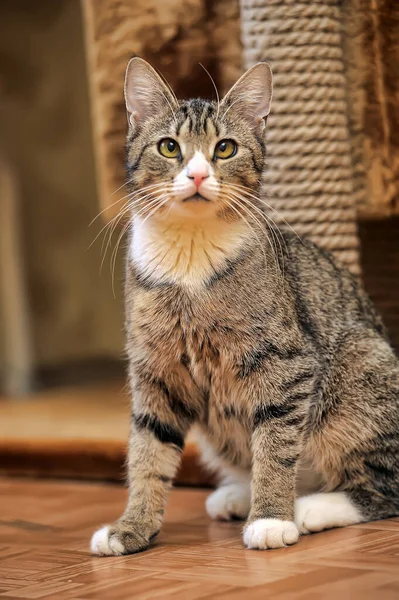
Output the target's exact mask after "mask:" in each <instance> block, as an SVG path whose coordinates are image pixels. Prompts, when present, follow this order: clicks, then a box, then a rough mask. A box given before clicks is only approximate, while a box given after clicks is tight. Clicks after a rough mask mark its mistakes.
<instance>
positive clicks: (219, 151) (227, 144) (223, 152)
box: [214, 140, 237, 158]
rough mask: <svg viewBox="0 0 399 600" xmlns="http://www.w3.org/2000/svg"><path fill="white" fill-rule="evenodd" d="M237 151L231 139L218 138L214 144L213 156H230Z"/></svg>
mask: <svg viewBox="0 0 399 600" xmlns="http://www.w3.org/2000/svg"><path fill="white" fill-rule="evenodd" d="M236 152H237V144H236V143H235V142H234V141H233V140H220V142H218V143H217V144H216V148H215V155H214V156H215V158H231V157H232V156H234V155H235V153H236Z"/></svg>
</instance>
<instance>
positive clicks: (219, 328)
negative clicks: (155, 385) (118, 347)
mask: <svg viewBox="0 0 399 600" xmlns="http://www.w3.org/2000/svg"><path fill="white" fill-rule="evenodd" d="M240 322H241V323H242V319H240V318H239V316H238V315H234V314H230V315H229V314H228V311H226V308H224V307H223V306H222V305H221V304H220V303H218V302H217V300H216V299H214V301H213V302H212V303H206V302H201V299H200V298H198V297H197V298H195V299H190V300H188V299H187V298H186V297H178V296H177V295H176V296H174V297H168V298H165V296H163V297H162V294H160V297H159V298H155V297H153V298H152V299H147V301H146V302H145V301H144V300H143V301H142V302H141V303H140V306H139V307H136V311H135V316H134V329H135V332H136V336H135V337H136V347H137V348H140V347H141V348H142V350H143V352H144V354H145V355H146V356H147V357H148V359H149V362H150V363H151V367H152V368H153V369H155V368H156V369H157V370H160V371H162V372H163V373H167V372H170V371H172V370H175V371H176V372H179V373H181V372H182V370H183V371H186V372H187V373H188V374H189V376H190V378H191V379H192V381H193V383H194V384H195V385H196V386H197V387H198V388H200V389H201V390H203V391H204V393H206V394H209V391H210V389H211V384H212V387H213V389H216V390H217V392H218V393H219V394H220V393H222V392H221V389H222V387H223V385H224V384H223V380H226V381H232V380H233V379H234V378H235V376H236V373H235V371H236V369H237V366H238V364H239V361H240V357H241V355H242V352H243V345H245V339H246V335H245V334H244V332H243V331H242V330H241V331H240Z"/></svg>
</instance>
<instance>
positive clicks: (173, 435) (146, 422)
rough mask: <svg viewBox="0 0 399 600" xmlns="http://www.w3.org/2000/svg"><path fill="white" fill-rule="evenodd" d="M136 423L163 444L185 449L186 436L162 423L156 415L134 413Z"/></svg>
mask: <svg viewBox="0 0 399 600" xmlns="http://www.w3.org/2000/svg"><path fill="white" fill-rule="evenodd" d="M133 419H134V423H135V425H136V427H137V429H139V430H142V429H146V430H147V431H150V432H151V433H152V434H153V435H154V436H155V437H156V438H157V440H159V441H160V442H162V444H173V445H174V446H177V447H178V448H180V450H183V448H184V438H183V436H182V434H181V433H180V432H179V431H178V430H177V429H175V428H174V427H172V426H171V425H168V424H167V423H162V422H161V421H160V420H159V419H157V418H156V417H151V416H150V415H134V417H133Z"/></svg>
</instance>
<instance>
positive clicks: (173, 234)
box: [130, 217, 250, 289]
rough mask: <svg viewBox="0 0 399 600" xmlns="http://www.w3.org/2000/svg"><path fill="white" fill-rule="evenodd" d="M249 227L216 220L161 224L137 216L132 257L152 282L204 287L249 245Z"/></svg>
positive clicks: (241, 223)
mask: <svg viewBox="0 0 399 600" xmlns="http://www.w3.org/2000/svg"><path fill="white" fill-rule="evenodd" d="M249 238H250V236H249V230H248V226H247V225H246V224H245V223H244V222H243V221H241V220H238V221H236V222H233V223H228V222H225V221H219V220H217V219H214V220H211V219H208V220H203V221H196V220H194V219H191V220H187V221H183V220H181V221H177V222H173V223H171V222H161V221H156V220H151V219H147V220H145V219H143V218H140V217H135V218H134V221H133V235H132V242H131V248H130V257H131V259H132V260H133V262H134V263H135V266H136V268H137V269H138V271H139V272H140V274H141V275H143V276H144V277H146V278H148V279H150V280H151V281H153V282H165V283H174V284H179V285H183V286H185V287H187V288H191V289H196V288H201V287H203V286H204V284H205V283H206V282H207V281H209V280H210V279H211V278H212V276H215V275H216V274H218V273H220V272H221V271H223V269H225V268H226V266H227V265H228V264H229V262H230V261H231V260H234V259H235V258H236V257H237V256H238V255H239V254H240V252H241V251H242V250H243V248H244V247H245V245H246V244H248V243H249Z"/></svg>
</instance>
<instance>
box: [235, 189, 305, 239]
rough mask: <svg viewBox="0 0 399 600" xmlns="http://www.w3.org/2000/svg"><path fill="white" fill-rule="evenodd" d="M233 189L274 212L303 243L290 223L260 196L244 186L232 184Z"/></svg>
mask: <svg viewBox="0 0 399 600" xmlns="http://www.w3.org/2000/svg"><path fill="white" fill-rule="evenodd" d="M230 185H231V186H233V187H237V188H241V189H242V190H243V191H245V193H246V194H247V195H248V196H251V198H254V199H256V200H257V201H258V202H260V203H262V204H264V206H265V207H266V208H267V209H268V210H271V211H272V212H274V213H275V214H276V215H277V216H278V217H279V218H280V219H281V220H282V221H283V222H284V223H285V225H287V227H288V228H289V229H290V230H291V231H292V233H294V234H295V235H296V236H297V238H298V239H299V240H300V241H301V242H302V244H303V243H304V241H303V239H302V238H301V236H300V235H299V234H298V233H297V232H296V231H295V229H294V228H293V227H292V225H290V223H289V222H288V221H287V220H286V219H285V218H284V217H283V215H282V214H281V213H280V212H279V211H278V210H277V209H276V208H274V207H273V206H271V204H268V202H266V200H264V199H263V198H260V196H255V195H254V194H253V193H252V192H251V191H250V190H249V188H247V187H246V186H243V185H240V184H237V183H233V184H230Z"/></svg>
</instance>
